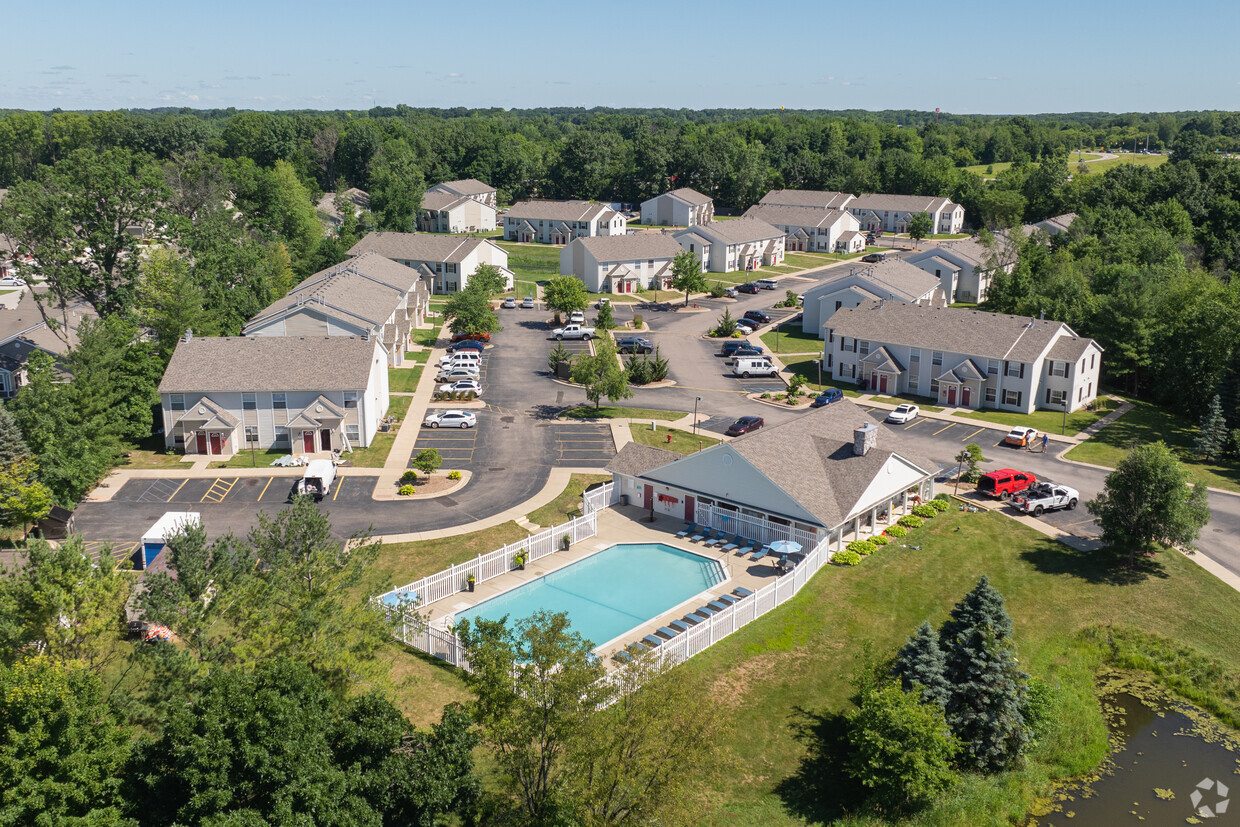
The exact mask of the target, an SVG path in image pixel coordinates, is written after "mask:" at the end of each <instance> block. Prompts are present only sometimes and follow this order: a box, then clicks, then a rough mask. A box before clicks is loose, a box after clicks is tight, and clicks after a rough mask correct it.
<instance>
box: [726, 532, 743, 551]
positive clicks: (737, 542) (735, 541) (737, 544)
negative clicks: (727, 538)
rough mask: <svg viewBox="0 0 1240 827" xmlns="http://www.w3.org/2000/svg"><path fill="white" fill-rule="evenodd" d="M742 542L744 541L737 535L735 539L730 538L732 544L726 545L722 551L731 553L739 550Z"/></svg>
mask: <svg viewBox="0 0 1240 827" xmlns="http://www.w3.org/2000/svg"><path fill="white" fill-rule="evenodd" d="M743 542H745V541H744V540H742V539H741V535H739V534H737V535H736V536H735V537H733V538H732V542H730V543H728V544H727V545H726V546H724V547H723V550H724V551H731V550H732V549H734V548H740V547H741V543H743Z"/></svg>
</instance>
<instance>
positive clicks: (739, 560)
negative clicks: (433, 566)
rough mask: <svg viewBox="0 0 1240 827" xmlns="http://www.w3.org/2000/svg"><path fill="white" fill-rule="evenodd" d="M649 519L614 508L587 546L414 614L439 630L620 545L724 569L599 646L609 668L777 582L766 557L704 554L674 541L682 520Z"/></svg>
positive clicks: (630, 508)
mask: <svg viewBox="0 0 1240 827" xmlns="http://www.w3.org/2000/svg"><path fill="white" fill-rule="evenodd" d="M648 518H649V512H647V511H646V510H645V509H643V508H639V507H636V506H625V507H620V506H617V507H613V508H608V509H605V510H603V511H601V512H599V515H598V533H597V534H596V535H595V536H593V537H591V538H589V539H588V540H583V541H581V542H580V543H577V544H576V545H574V546H573V547H572V548H570V549H569V550H568V551H557V552H555V553H554V554H550V555H548V556H546V557H543V558H541V559H539V560H536V561H534V562H533V563H530V564H528V565H527V566H526V567H525V571H510V572H508V573H506V574H502V575H500V576H499V577H495V578H493V579H491V580H488V581H486V582H485V583H479V584H478V585H477V586H476V587H475V589H474V591H473V592H472V593H470V592H457V593H456V594H453V595H451V596H450V597H445V598H443V599H442V600H437V601H435V602H434V603H429V604H427V605H425V606H421V607H419V609H418V612H419V614H421V615H422V616H423V617H425V618H427V619H428V620H429V622H430V624H431V625H432V626H434V627H436V628H440V629H442V628H444V627H445V625H446V624H447V622H448V620H449V619H450V618H451V617H454V616H455V615H456V614H457V613H458V612H461V611H464V610H465V609H468V608H471V607H473V606H476V605H478V604H479V603H482V602H483V601H486V600H490V599H491V598H492V597H495V596H497V595H500V594H503V593H504V592H507V591H511V590H512V589H515V588H516V587H517V586H520V585H522V584H524V583H529V582H531V581H533V580H537V579H538V578H540V577H543V576H544V575H547V574H550V573H551V572H553V571H558V570H559V569H562V568H564V567H565V566H568V565H571V564H572V563H576V562H577V561H578V560H582V559H584V558H586V557H589V556H590V555H592V554H595V553H597V552H600V551H602V550H603V549H606V548H610V547H611V546H614V545H617V544H619V543H663V544H665V545H669V546H673V547H674V548H678V549H682V550H684V551H689V552H693V553H694V554H700V555H702V556H703V557H708V558H710V559H712V560H718V561H720V562H721V563H723V568H724V572H725V573H726V575H727V577H728V579H727V580H725V581H724V582H722V583H719V584H717V585H716V586H714V587H712V588H710V589H708V590H706V591H703V592H701V593H700V594H697V595H694V596H693V597H692V598H690V599H689V600H686V601H684V602H683V603H680V604H678V605H676V606H674V607H673V608H671V609H669V610H668V611H667V612H664V613H663V614H661V615H659V616H658V617H657V618H655V619H653V620H651V621H649V622H647V623H644V624H642V625H641V626H638V627H636V628H634V629H631V630H629V631H628V632H625V633H624V634H623V635H622V636H621V637H618V638H616V639H614V640H610V641H604V642H602V644H601V645H599V646H598V647H597V648H596V649H595V651H596V652H597V653H598V654H599V656H600V657H602V658H603V659H604V662H605V663H607V664H608V666H611V660H610V658H611V656H612V655H614V654H615V653H616V652H618V651H620V650H621V649H624V648H625V647H626V646H628V645H629V644H631V643H634V642H636V641H639V640H641V639H642V637H644V636H645V635H650V634H654V632H655V630H656V629H658V628H659V627H660V626H666V625H667V624H668V622H669V621H672V620H677V619H679V618H681V617H683V616H684V615H686V614H688V613H689V612H691V611H694V610H695V609H697V608H698V607H699V606H702V605H704V604H705V603H707V602H708V601H710V600H713V599H715V597H717V596H718V595H721V594H728V593H730V592H731V591H732V590H733V589H735V588H737V587H738V586H743V587H744V588H746V589H749V590H750V591H754V592H756V591H757V590H758V589H760V588H762V587H763V586H765V585H766V584H767V583H770V582H771V581H772V580H774V579H775V578H776V577H778V576H779V573H778V572H777V571H776V568H775V559H777V558H771V557H768V558H767V559H765V560H762V561H760V562H757V563H755V562H753V561H752V560H750V559H749V558H748V557H737V556H736V554H735V553H734V552H723V551H720V550H718V549H715V548H707V547H705V546H703V545H702V543H700V542H698V543H691V542H689V540H688V538H687V537H677V536H676V532H677V531H680V530H681V529H683V528H684V527H685V521H684V520H678V519H673V518H671V517H664V516H656V518H655V521H654V522H653V523H648V522H646V520H647V519H648Z"/></svg>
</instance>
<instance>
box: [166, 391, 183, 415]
mask: <svg viewBox="0 0 1240 827" xmlns="http://www.w3.org/2000/svg"><path fill="white" fill-rule="evenodd" d="M168 407H169V408H170V409H171V410H174V411H183V410H185V394H183V393H170V394H168Z"/></svg>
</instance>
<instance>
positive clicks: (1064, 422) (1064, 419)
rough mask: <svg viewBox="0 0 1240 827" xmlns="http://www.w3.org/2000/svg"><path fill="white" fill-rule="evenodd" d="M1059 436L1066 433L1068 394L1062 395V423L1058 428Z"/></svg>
mask: <svg viewBox="0 0 1240 827" xmlns="http://www.w3.org/2000/svg"><path fill="white" fill-rule="evenodd" d="M1059 435H1060V436H1067V435H1068V394H1066V393H1065V394H1064V395H1063V425H1062V426H1060V428H1059Z"/></svg>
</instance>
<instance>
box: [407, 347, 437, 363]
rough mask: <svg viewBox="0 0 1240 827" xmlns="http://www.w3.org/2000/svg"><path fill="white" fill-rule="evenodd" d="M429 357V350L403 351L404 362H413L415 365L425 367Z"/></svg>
mask: <svg viewBox="0 0 1240 827" xmlns="http://www.w3.org/2000/svg"><path fill="white" fill-rule="evenodd" d="M430 355H431V352H430V351H429V350H407V351H405V361H406V362H413V363H414V364H415V365H425V364H426V360H427V359H429V358H430Z"/></svg>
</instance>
